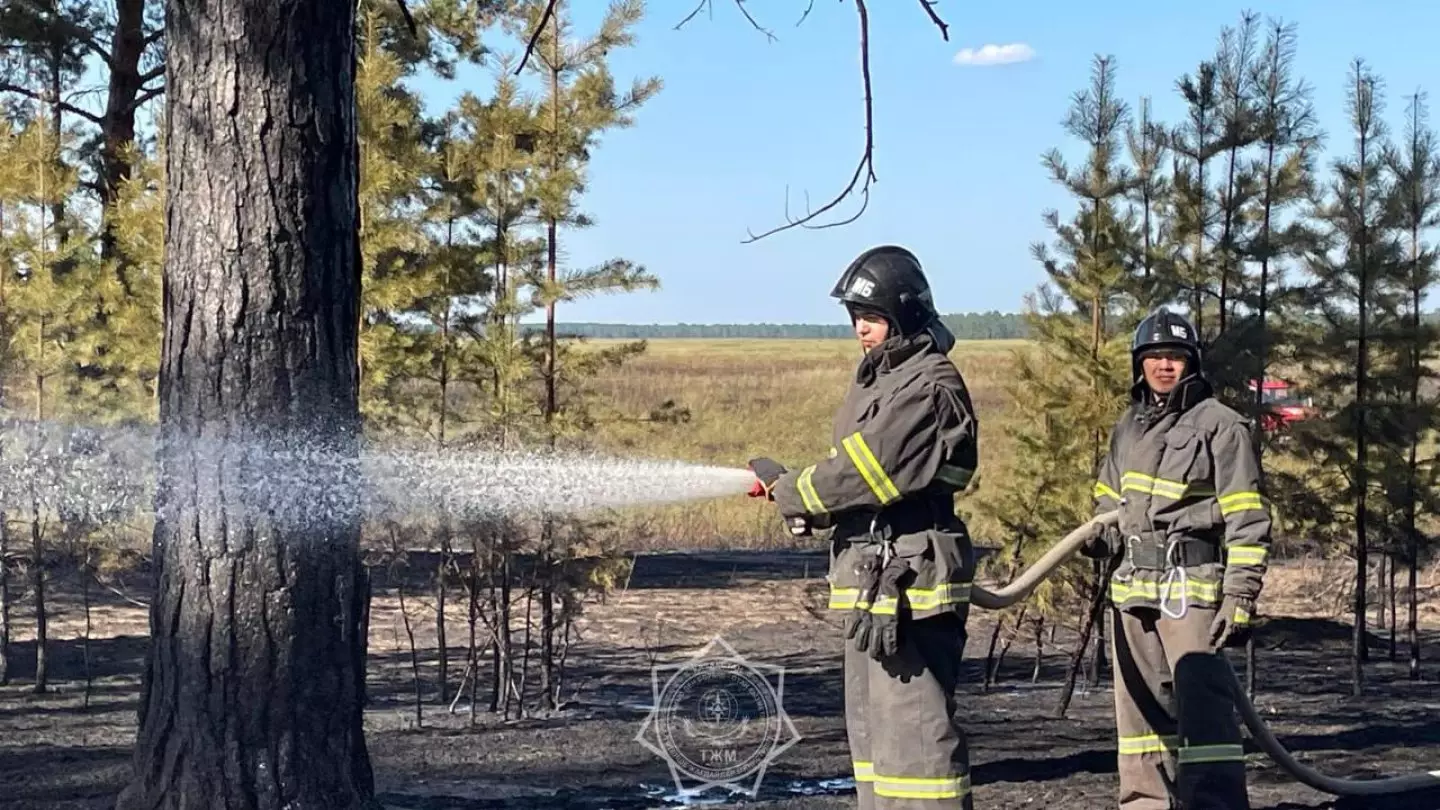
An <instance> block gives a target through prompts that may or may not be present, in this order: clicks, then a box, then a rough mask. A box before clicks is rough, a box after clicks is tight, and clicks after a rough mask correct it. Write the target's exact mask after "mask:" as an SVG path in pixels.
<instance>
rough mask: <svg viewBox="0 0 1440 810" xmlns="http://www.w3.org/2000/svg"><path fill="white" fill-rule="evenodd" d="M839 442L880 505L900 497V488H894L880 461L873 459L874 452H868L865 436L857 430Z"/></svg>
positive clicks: (868, 447)
mask: <svg viewBox="0 0 1440 810" xmlns="http://www.w3.org/2000/svg"><path fill="white" fill-rule="evenodd" d="M840 444H841V445H842V446H844V448H845V452H846V454H847V455H849V456H850V463H852V464H854V465H855V469H856V470H858V471H859V472H860V477H861V478H864V479H865V483H867V484H869V485H870V491H871V492H873V493H875V498H876V499H877V500H879V501H880V504H881V505H882V506H883V505H885V504H888V503H890V502H891V501H893V500H896V499H897V498H899V497H900V490H898V489H896V488H895V483H894V482H893V481H891V480H890V476H888V475H886V474H885V470H884V469H882V468H881V467H880V462H878V461H876V460H875V454H874V453H872V452H870V445H868V444H866V443H865V437H864V436H861V435H860V432H859V431H856V432H854V433H851V434H850V435H849V436H846V437H845V438H844V439H842V440H841V441H840Z"/></svg>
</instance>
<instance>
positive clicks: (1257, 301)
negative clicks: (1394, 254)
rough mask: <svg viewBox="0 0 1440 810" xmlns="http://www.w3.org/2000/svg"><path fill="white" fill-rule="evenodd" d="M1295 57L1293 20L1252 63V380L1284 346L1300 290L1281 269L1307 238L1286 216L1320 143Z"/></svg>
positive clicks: (1277, 27) (1273, 29) (1307, 179)
mask: <svg viewBox="0 0 1440 810" xmlns="http://www.w3.org/2000/svg"><path fill="white" fill-rule="evenodd" d="M1294 62H1295V27H1294V26H1293V25H1290V24H1286V23H1284V22H1282V21H1275V22H1272V23H1271V24H1270V25H1269V27H1268V32H1267V36H1266V42H1265V47H1264V50H1263V52H1262V53H1261V55H1260V58H1259V59H1257V60H1256V61H1255V63H1254V64H1253V65H1252V66H1251V82H1252V84H1253V85H1254V87H1255V92H1256V111H1255V112H1256V116H1257V120H1256V126H1257V128H1258V129H1259V132H1260V140H1259V148H1260V149H1261V150H1262V151H1263V156H1262V157H1260V158H1258V159H1257V160H1256V165H1255V167H1254V168H1253V169H1252V172H1253V174H1254V175H1255V176H1256V178H1257V179H1258V181H1259V184H1260V190H1259V195H1258V197H1257V198H1256V199H1255V200H1254V210H1253V211H1252V213H1251V214H1250V216H1251V217H1252V218H1253V219H1254V220H1256V221H1257V223H1258V230H1257V231H1256V233H1255V234H1254V237H1253V239H1252V240H1251V242H1250V244H1249V245H1248V246H1247V247H1246V249H1245V251H1244V253H1245V256H1246V258H1247V259H1248V260H1249V261H1250V262H1252V263H1255V264H1258V265H1259V268H1258V273H1257V276H1256V280H1255V290H1254V295H1253V300H1254V306H1255V328H1254V330H1253V335H1254V343H1253V350H1252V351H1253V354H1252V358H1253V362H1252V365H1251V366H1250V368H1251V373H1250V374H1249V375H1248V379H1250V380H1256V381H1263V380H1265V379H1267V378H1268V376H1269V373H1270V367H1271V363H1272V362H1273V361H1274V360H1275V359H1276V358H1275V357H1274V356H1272V355H1274V354H1275V349H1277V348H1279V349H1283V348H1284V346H1283V345H1277V340H1276V338H1277V336H1279V337H1280V338H1281V339H1282V340H1283V337H1284V335H1283V330H1284V328H1285V326H1284V324H1285V316H1286V314H1287V313H1286V309H1287V304H1288V305H1293V304H1294V303H1296V298H1297V295H1298V293H1299V288H1296V287H1293V286H1292V287H1287V286H1285V283H1284V282H1285V272H1284V271H1285V270H1286V269H1287V266H1288V265H1289V264H1290V263H1292V262H1293V261H1294V260H1295V259H1296V258H1298V257H1300V256H1302V255H1303V254H1304V252H1305V250H1306V249H1307V247H1309V246H1310V244H1311V243H1312V242H1313V238H1312V235H1311V233H1310V230H1309V228H1308V227H1307V223H1306V222H1305V221H1304V220H1303V219H1302V218H1299V217H1297V218H1295V219H1289V220H1287V219H1286V217H1287V215H1289V214H1291V213H1292V212H1297V213H1300V212H1303V211H1302V206H1303V204H1304V203H1305V201H1306V200H1307V199H1310V198H1311V197H1313V195H1314V193H1315V186H1314V156H1315V153H1316V151H1317V150H1318V147H1319V135H1318V132H1317V128H1316V122H1315V112H1314V108H1313V106H1312V104H1311V101H1310V94H1311V88H1310V87H1309V85H1308V84H1306V83H1305V81H1304V80H1303V79H1301V78H1299V77H1297V76H1295V74H1294ZM1289 308H1292V309H1293V306H1292V307H1289ZM1277 315H1278V316H1279V317H1275V316H1277ZM1252 395H1253V404H1252V408H1251V412H1252V413H1254V414H1256V415H1257V416H1258V415H1260V414H1261V413H1262V412H1263V409H1264V387H1263V386H1262V385H1259V384H1256V385H1255V386H1254V388H1253V391H1252ZM1264 435H1265V432H1264V431H1255V436H1256V441H1257V442H1258V443H1262V444H1263V441H1262V440H1263V436H1264Z"/></svg>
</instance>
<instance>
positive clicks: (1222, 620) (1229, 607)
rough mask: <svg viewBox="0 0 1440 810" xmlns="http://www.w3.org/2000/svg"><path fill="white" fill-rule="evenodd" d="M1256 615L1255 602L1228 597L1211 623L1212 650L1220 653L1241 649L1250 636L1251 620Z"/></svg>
mask: <svg viewBox="0 0 1440 810" xmlns="http://www.w3.org/2000/svg"><path fill="white" fill-rule="evenodd" d="M1254 615H1255V600H1254V599H1249V598H1247V597H1244V596H1231V595H1226V597H1225V598H1224V599H1223V600H1221V602H1220V610H1219V611H1218V612H1217V613H1216V614H1215V620H1214V621H1213V622H1211V623H1210V648H1211V649H1213V650H1215V651H1216V652H1219V651H1220V650H1223V649H1224V648H1226V647H1239V646H1242V645H1243V644H1244V643H1245V639H1246V638H1248V637H1249V635H1250V619H1251V617H1252V616H1254Z"/></svg>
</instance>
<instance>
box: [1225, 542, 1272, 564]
mask: <svg viewBox="0 0 1440 810" xmlns="http://www.w3.org/2000/svg"><path fill="white" fill-rule="evenodd" d="M1269 553H1270V550H1269V549H1267V548H1265V547H1264V546H1230V547H1229V548H1227V549H1225V564H1226V565H1263V564H1264V563H1265V558H1266V557H1267V556H1268V555H1269Z"/></svg>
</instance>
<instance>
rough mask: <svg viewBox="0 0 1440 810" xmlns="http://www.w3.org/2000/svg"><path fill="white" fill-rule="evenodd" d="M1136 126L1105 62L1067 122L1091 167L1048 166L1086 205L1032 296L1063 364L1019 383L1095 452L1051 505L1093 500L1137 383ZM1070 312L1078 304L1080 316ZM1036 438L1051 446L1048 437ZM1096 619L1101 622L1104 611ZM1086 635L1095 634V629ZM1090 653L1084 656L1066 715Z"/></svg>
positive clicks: (1057, 223)
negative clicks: (1124, 142) (1131, 338)
mask: <svg viewBox="0 0 1440 810" xmlns="http://www.w3.org/2000/svg"><path fill="white" fill-rule="evenodd" d="M1128 123H1129V110H1128V107H1127V105H1126V104H1125V103H1124V102H1122V101H1120V100H1119V98H1118V96H1117V95H1116V92H1115V66H1114V61H1113V59H1112V58H1110V57H1096V58H1095V59H1094V62H1093V67H1092V70H1091V80H1090V85H1089V87H1088V88H1087V89H1086V90H1084V91H1081V92H1079V93H1077V94H1076V95H1075V96H1074V98H1073V100H1072V103H1071V107H1070V111H1069V113H1068V115H1067V116H1066V119H1065V129H1066V131H1067V132H1068V133H1069V134H1070V135H1072V136H1073V137H1075V138H1077V139H1079V140H1081V141H1082V142H1084V143H1085V144H1086V146H1087V147H1088V149H1089V151H1088V154H1087V155H1086V158H1085V163H1084V165H1083V166H1082V167H1080V168H1078V169H1075V170H1071V169H1070V168H1069V167H1068V166H1067V165H1066V164H1065V162H1064V160H1063V159H1062V158H1061V157H1060V155H1059V152H1058V151H1052V152H1051V153H1050V154H1049V155H1047V156H1046V159H1045V162H1046V164H1047V165H1048V167H1049V169H1050V173H1051V176H1052V178H1053V179H1054V180H1055V181H1056V182H1057V183H1059V184H1060V185H1061V186H1063V187H1064V188H1066V190H1068V191H1069V192H1070V193H1071V194H1073V195H1074V196H1075V197H1076V199H1077V202H1078V205H1079V210H1078V211H1077V212H1076V214H1075V218H1074V220H1073V221H1072V222H1069V223H1062V222H1061V220H1060V217H1059V214H1058V212H1055V211H1047V212H1046V214H1045V222H1046V224H1047V225H1048V227H1050V228H1051V229H1052V230H1053V231H1054V232H1055V234H1056V250H1057V251H1058V253H1059V255H1058V256H1057V255H1055V254H1053V253H1052V252H1051V251H1050V249H1048V248H1047V247H1046V246H1044V245H1036V246H1035V247H1034V249H1033V253H1034V256H1035V258H1036V259H1037V260H1038V261H1040V262H1041V264H1042V265H1043V266H1044V268H1045V272H1046V275H1047V276H1048V277H1049V282H1048V284H1047V287H1048V286H1049V285H1053V287H1054V289H1053V290H1052V289H1043V290H1042V293H1043V294H1042V295H1041V296H1040V297H1039V298H1038V299H1032V303H1031V304H1030V307H1031V311H1030V314H1029V317H1028V322H1029V327H1030V333H1031V334H1032V335H1033V336H1034V338H1035V339H1036V340H1037V341H1038V342H1039V343H1040V346H1041V349H1042V351H1045V352H1048V353H1050V354H1052V355H1054V356H1056V357H1057V358H1060V360H1061V363H1060V364H1059V367H1058V368H1056V369H1047V370H1046V373H1045V374H1044V375H1041V374H1040V373H1038V372H1039V370H1038V369H1027V368H1026V367H1025V366H1021V368H1020V369H1019V370H1018V372H1017V378H1018V379H1019V380H1020V381H1021V385H1022V387H1023V388H1022V390H1024V391H1025V392H1026V393H1025V395H1024V397H1023V398H1022V401H1040V402H1047V401H1048V402H1061V401H1063V402H1065V403H1066V404H1065V406H1064V408H1063V410H1062V411H1061V412H1059V413H1056V414H1053V415H1052V416H1053V418H1054V419H1056V420H1058V424H1059V427H1058V428H1057V427H1054V426H1051V427H1047V428H1046V430H1054V429H1060V430H1067V431H1072V432H1074V433H1077V434H1079V435H1082V436H1085V437H1086V438H1087V439H1088V450H1089V452H1088V454H1087V455H1086V456H1082V459H1083V462H1082V463H1084V464H1085V465H1086V466H1085V467H1084V471H1085V474H1084V475H1083V476H1077V477H1075V478H1074V479H1072V480H1071V481H1070V485H1069V486H1068V487H1063V486H1056V487H1053V488H1051V489H1050V490H1049V491H1048V492H1047V493H1046V497H1047V498H1053V499H1055V502H1057V503H1063V504H1071V505H1072V506H1071V508H1074V505H1078V504H1083V503H1088V502H1089V501H1088V497H1089V495H1090V484H1092V483H1093V481H1094V471H1095V470H1096V469H1098V467H1099V463H1100V460H1101V458H1102V457H1103V454H1104V452H1105V446H1106V443H1107V441H1108V439H1107V437H1108V435H1109V433H1110V430H1111V428H1112V427H1113V426H1114V424H1115V420H1116V419H1117V418H1118V416H1119V414H1120V412H1121V410H1122V409H1123V405H1124V402H1125V398H1126V392H1127V391H1128V390H1129V387H1130V383H1131V380H1130V379H1129V368H1130V366H1129V361H1128V359H1127V355H1126V349H1127V347H1126V342H1125V340H1124V333H1125V330H1126V329H1128V327H1129V326H1130V325H1131V323H1132V321H1131V318H1132V317H1133V313H1131V312H1129V311H1127V300H1133V299H1129V298H1127V294H1128V293H1129V292H1130V291H1132V290H1133V286H1134V285H1133V280H1132V278H1131V276H1130V266H1129V264H1128V262H1127V257H1129V256H1133V255H1134V253H1135V249H1136V248H1135V244H1136V242H1137V241H1139V240H1137V239H1136V234H1135V232H1134V218H1133V216H1130V215H1128V214H1127V212H1126V211H1125V210H1124V205H1125V198H1126V195H1127V194H1129V193H1130V191H1131V188H1132V185H1133V181H1134V175H1133V174H1132V173H1131V171H1130V170H1129V169H1128V168H1127V167H1125V166H1124V165H1122V164H1121V163H1120V160H1119V152H1120V143H1119V139H1120V137H1121V135H1122V134H1123V133H1124V132H1125V130H1126V127H1127V124H1128ZM1037 301H1038V303H1036V302H1037ZM1067 306H1068V307H1073V310H1074V312H1073V314H1072V313H1071V312H1070V311H1067ZM1035 441H1036V442H1037V443H1039V444H1044V442H1045V440H1044V438H1043V433H1042V434H1040V435H1039V437H1037V439H1036V440H1035ZM1086 511H1087V510H1080V509H1076V510H1075V511H1074V512H1073V513H1072V514H1070V516H1069V521H1068V522H1069V525H1070V526H1072V527H1073V526H1075V525H1078V524H1079V523H1080V522H1081V521H1083V520H1084V519H1085V518H1086V517H1087V516H1088V515H1087V514H1086ZM1100 573H1101V570H1100V568H1099V566H1097V569H1096V577H1097V583H1096V584H1097V586H1098V588H1099V590H1097V591H1096V592H1094V593H1092V595H1091V601H1092V604H1098V601H1099V600H1100V599H1102V598H1103V596H1102V594H1103V588H1104V585H1103V583H1100V582H1099V581H1098V577H1099V575H1100ZM1090 615H1091V617H1092V618H1093V617H1094V616H1095V615H1096V614H1095V611H1093V610H1092V612H1091V614H1090ZM1083 632H1084V634H1086V635H1088V632H1089V630H1088V625H1087V627H1086V629H1085V630H1084V631H1083ZM1082 646H1083V645H1082ZM1096 650H1097V652H1096V656H1097V658H1096V662H1097V666H1096V667H1095V668H1094V670H1093V672H1092V677H1097V678H1098V677H1099V670H1100V667H1099V666H1098V663H1099V656H1100V655H1101V654H1102V653H1101V652H1100V651H1101V650H1103V644H1100V643H1099V642H1098V640H1097V646H1096ZM1083 653H1084V650H1083V649H1081V648H1077V649H1076V653H1075V659H1074V661H1073V662H1072V667H1071V671H1070V676H1069V678H1068V679H1067V688H1066V690H1065V694H1064V696H1063V697H1062V702H1061V707H1060V711H1061V712H1063V711H1064V708H1065V704H1066V703H1068V700H1069V696H1070V687H1071V686H1073V682H1074V681H1073V679H1074V676H1075V673H1076V672H1077V671H1078V667H1079V664H1080V660H1081V656H1082V655H1083Z"/></svg>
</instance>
